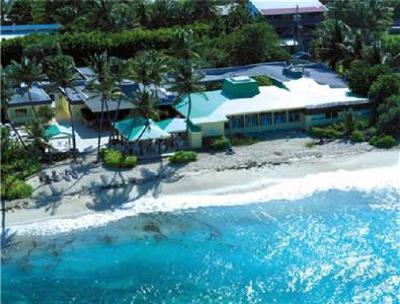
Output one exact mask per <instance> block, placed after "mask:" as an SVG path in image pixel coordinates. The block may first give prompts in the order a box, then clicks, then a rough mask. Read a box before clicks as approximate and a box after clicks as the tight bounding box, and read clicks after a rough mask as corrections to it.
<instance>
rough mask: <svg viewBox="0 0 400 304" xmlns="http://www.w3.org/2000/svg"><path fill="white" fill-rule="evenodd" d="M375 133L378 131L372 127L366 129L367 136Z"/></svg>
mask: <svg viewBox="0 0 400 304" xmlns="http://www.w3.org/2000/svg"><path fill="white" fill-rule="evenodd" d="M377 133H378V130H377V129H376V128H374V127H371V128H368V130H367V136H368V137H369V138H370V137H373V136H375V135H377Z"/></svg>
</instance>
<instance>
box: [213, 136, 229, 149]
mask: <svg viewBox="0 0 400 304" xmlns="http://www.w3.org/2000/svg"><path fill="white" fill-rule="evenodd" d="M230 146H231V141H230V140H229V139H228V138H226V137H218V138H215V139H214V140H213V142H212V143H211V148H213V149H214V150H218V151H222V150H225V149H227V148H229V147H230Z"/></svg>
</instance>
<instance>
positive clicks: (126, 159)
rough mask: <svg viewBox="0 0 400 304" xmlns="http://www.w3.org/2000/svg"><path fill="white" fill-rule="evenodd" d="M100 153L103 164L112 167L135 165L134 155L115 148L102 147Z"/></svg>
mask: <svg viewBox="0 0 400 304" xmlns="http://www.w3.org/2000/svg"><path fill="white" fill-rule="evenodd" d="M100 155H101V157H102V159H103V162H104V164H105V165H106V166H109V167H112V168H133V167H135V166H136V165H137V158H136V156H134V155H128V156H126V155H124V154H122V152H120V151H118V150H116V149H104V150H102V151H101V154H100Z"/></svg>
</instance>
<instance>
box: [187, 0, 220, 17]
mask: <svg viewBox="0 0 400 304" xmlns="http://www.w3.org/2000/svg"><path fill="white" fill-rule="evenodd" d="M192 6H193V8H192V14H193V17H194V19H195V20H196V19H201V20H205V21H212V20H214V19H215V18H216V17H217V15H218V9H217V7H216V5H215V2H214V1H212V0H203V1H194V2H193V3H192Z"/></svg>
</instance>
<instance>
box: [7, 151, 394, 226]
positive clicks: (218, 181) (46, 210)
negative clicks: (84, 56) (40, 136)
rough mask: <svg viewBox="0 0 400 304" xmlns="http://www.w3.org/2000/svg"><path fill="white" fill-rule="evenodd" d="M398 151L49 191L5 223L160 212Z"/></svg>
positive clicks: (381, 161)
mask: <svg viewBox="0 0 400 304" xmlns="http://www.w3.org/2000/svg"><path fill="white" fill-rule="evenodd" d="M399 156H400V152H399V151H393V150H392V151H371V152H364V153H360V154H353V155H341V156H338V157H336V158H324V157H322V158H318V159H313V160H308V161H304V160H303V161H298V162H293V163H291V164H286V163H284V164H281V165H275V166H263V167H253V168H249V169H241V170H223V171H215V170H204V171H189V172H184V174H181V176H180V177H179V178H177V180H176V181H173V182H171V181H170V180H161V181H155V182H153V183H149V184H148V185H147V184H146V185H144V187H149V188H151V190H152V191H145V193H144V195H142V196H139V197H138V198H136V199H135V197H137V192H138V191H139V190H140V189H136V188H139V187H134V186H133V185H132V187H128V189H126V188H127V187H121V188H108V189H104V190H102V191H100V192H98V191H96V193H84V194H82V195H79V194H74V195H66V196H62V195H60V196H52V197H48V198H46V199H45V200H44V201H43V202H41V204H42V205H41V206H39V207H33V208H32V207H28V208H21V209H13V210H8V211H7V212H6V219H5V222H6V228H10V227H11V228H18V227H20V226H24V225H32V224H40V223H45V222H47V221H51V220H66V219H71V220H74V219H75V220H77V219H79V218H82V219H83V218H84V217H86V216H97V217H99V218H103V217H104V218H105V217H107V216H111V215H113V213H115V211H130V210H131V209H132V212H133V210H134V209H138V210H140V207H143V210H144V211H145V212H160V211H162V210H163V209H168V208H169V207H170V208H174V206H169V205H168V204H169V203H168V202H169V201H173V200H175V201H178V200H179V199H182V200H183V198H185V199H187V200H195V199H199V200H201V199H202V197H205V196H206V197H207V199H210V200H213V201H214V200H215V201H218V200H219V199H221V198H223V197H224V199H227V198H229V197H230V196H232V197H233V196H240V197H246V196H247V197H251V195H253V194H254V193H257V192H258V191H262V190H265V189H266V188H268V187H271V186H274V185H279V184H281V183H283V182H287V181H293V180H298V179H304V178H305V177H307V176H312V175H317V174H320V173H329V172H332V173H333V172H338V171H339V170H340V171H350V172H351V171H360V170H364V169H373V168H384V167H392V166H394V165H399ZM399 179H400V172H399ZM155 184H156V185H155ZM153 190H154V191H153ZM188 198H190V199H188ZM96 204H97V205H96ZM176 205H177V206H178V208H177V209H179V210H180V209H186V208H185V206H186V205H187V208H191V206H190V204H187V203H185V202H182V203H181V206H180V207H179V204H178V203H176ZM213 205H214V204H213ZM93 206H95V207H93ZM152 210H153V211H152ZM174 210H176V209H174ZM139 213H140V212H139ZM89 226H90V225H89Z"/></svg>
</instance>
